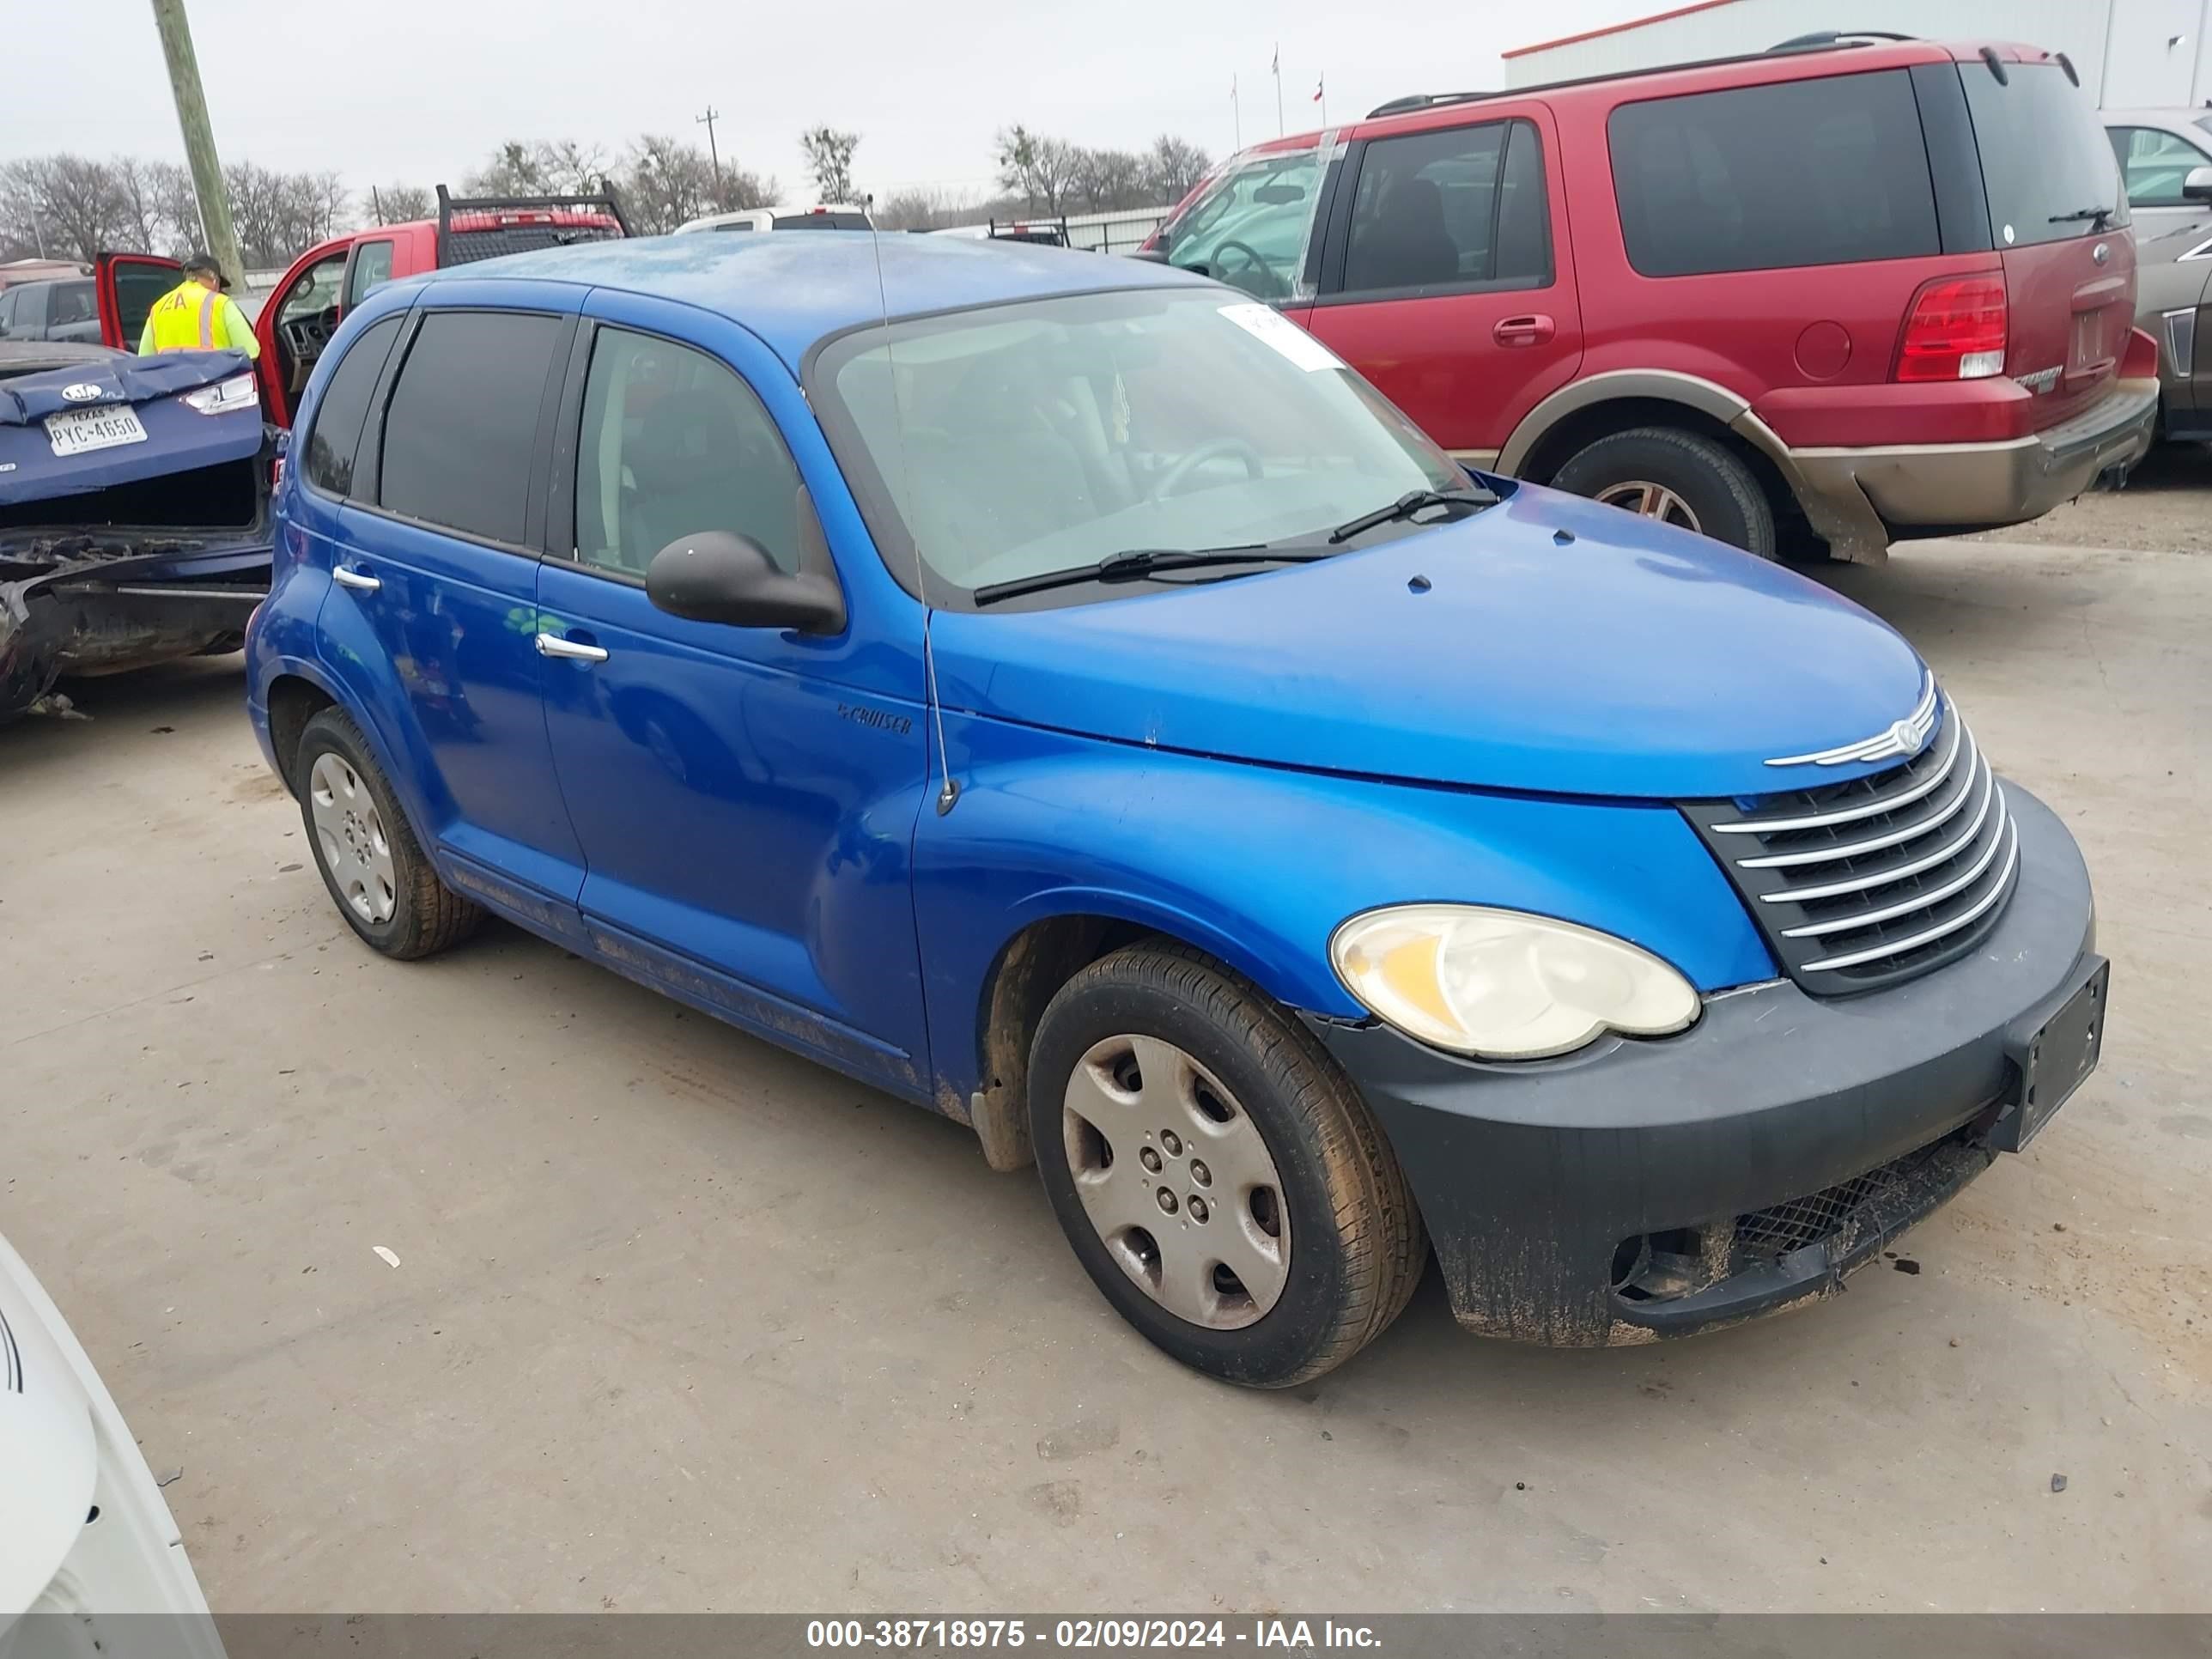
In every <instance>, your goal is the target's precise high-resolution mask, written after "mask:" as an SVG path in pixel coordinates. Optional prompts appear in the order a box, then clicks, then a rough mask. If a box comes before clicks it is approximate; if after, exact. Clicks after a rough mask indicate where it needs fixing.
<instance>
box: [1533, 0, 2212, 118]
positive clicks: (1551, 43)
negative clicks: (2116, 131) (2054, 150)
mask: <svg viewBox="0 0 2212 1659" xmlns="http://www.w3.org/2000/svg"><path fill="white" fill-rule="evenodd" d="M1835 28H1852V29H1893V30H1895V31H1896V32H1897V33H1900V34H1917V35H1919V36H1920V37H1922V38H1923V40H2018V41H2022V42H2025V43H2026V44H2027V45H2029V46H2041V47H2043V48H2044V49H2045V50H2046V51H2049V52H2064V53H2065V54H2066V55H2067V57H2068V58H2070V59H2072V60H2073V64H2074V66H2075V70H2077V71H2078V72H2079V73H2080V75H2081V84H2082V85H2083V86H2084V87H2085V88H2087V89H2088V90H2089V92H2091V93H2092V94H2094V95H2095V97H2096V100H2097V102H2098V104H2099V105H2100V106H2102V107H2105V108H2107V109H2115V108H2125V107H2137V108H2140V107H2147V106H2160V105H2176V104H2200V103H2203V102H2205V101H2207V100H2212V0H1695V3H1692V4H1686V5H1678V6H1676V7H1674V9H1671V10H1668V11H1662V12H1660V13H1659V14H1657V15H1656V16H1651V17H1646V18H1643V19H1640V20H1638V21H1632V22H1627V23H1620V24H1616V25H1614V26H1613V27H1609V28H1601V29H1591V30H1589V31H1588V32H1587V33H1582V34H1572V35H1569V36H1567V37H1565V39H1563V40H1545V41H1541V42H1539V43H1537V44H1535V45H1534V46H1516V47H1514V48H1513V49H1512V50H1510V51H1509V52H1504V53H1503V54H1502V56H1503V57H1504V60H1505V83H1506V85H1507V86H1509V87H1527V86H1536V85H1541V84H1543V83H1545V82H1553V81H1573V80H1577V79H1580V78H1581V77H1582V76H1589V75H1610V74H1613V73H1614V72H1616V71H1619V70H1634V69H1648V68H1650V67H1651V66H1652V65H1654V64H1681V63H1693V62H1695V61H1697V60H1699V59H1700V58H1732V57H1735V56H1736V55H1738V54H1740V53H1743V52H1764V51H1765V50H1766V49H1767V48H1768V47H1769V46H1775V45H1778V43H1780V42H1781V41H1784V40H1790V39H1791V38H1793V37H1794V36H1796V35H1801V34H1810V33H1814V32H1816V31H1819V30H1823V29H1835Z"/></svg>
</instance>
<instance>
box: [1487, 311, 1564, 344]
mask: <svg viewBox="0 0 2212 1659" xmlns="http://www.w3.org/2000/svg"><path fill="white" fill-rule="evenodd" d="M1557 331H1558V326H1557V325H1555V324H1554V323H1553V321H1552V319H1550V318H1549V317H1547V316H1545V315H1543V314H1542V313H1541V312H1538V313H1530V314H1528V315H1527V316H1522V317H1507V318H1504V319H1502V320H1500V322H1499V323H1498V326H1497V327H1495V328H1493V329H1492V330H1491V331H1490V337H1491V338H1492V339H1493V340H1495V341H1497V342H1498V344H1500V345H1502V346H1526V345H1541V344H1543V343H1544V342H1545V341H1547V340H1548V339H1550V338H1551V337H1552V336H1553V334H1554V333H1556V332H1557Z"/></svg>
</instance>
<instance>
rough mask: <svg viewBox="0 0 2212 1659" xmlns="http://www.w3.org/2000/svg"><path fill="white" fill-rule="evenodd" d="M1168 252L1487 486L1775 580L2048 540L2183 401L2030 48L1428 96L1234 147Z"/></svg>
mask: <svg viewBox="0 0 2212 1659" xmlns="http://www.w3.org/2000/svg"><path fill="white" fill-rule="evenodd" d="M1149 252H1150V256H1151V257H1152V258H1166V259H1167V260H1168V261H1169V262H1170V263H1171V264H1177V265H1184V266H1188V267H1191V268H1194V269H1198V270H1205V271H1207V272H1208V273H1210V274H1211V275H1212V276H1216V277H1218V278H1219V279H1220V280H1222V281H1224V282H1226V283H1232V284H1234V285H1236V286H1237V287H1239V288H1242V289H1245V290H1247V291H1248V292H1249V293H1251V294H1252V295H1255V297H1258V298H1261V299H1264V300H1267V301H1270V302H1271V303H1273V304H1274V305H1276V306H1278V307H1280V308H1281V309H1282V310H1283V311H1284V312H1285V313H1287V314H1288V315H1290V316H1291V317H1293V318H1295V319H1297V321H1298V322H1300V323H1302V324H1304V325H1305V326H1306V328H1307V329H1309V330H1310V331H1311V332H1313V333H1314V334H1316V335H1317V336H1318V337H1320V338H1321V339H1322V340H1323V341H1324V342H1326V343H1328V344H1329V345H1330V346H1332V347H1334V349H1336V351H1337V352H1338V353H1339V354H1340V355H1341V356H1343V357H1345V358H1346V359H1347V360H1349V361H1350V362H1351V363H1352V365H1353V367H1355V368H1358V370H1359V371H1360V372H1361V373H1362V374H1364V375H1365V376H1366V377H1367V378H1368V379H1369V380H1372V381H1373V382H1374V383H1375V384H1376V386H1379V387H1380V388H1381V389H1382V390H1383V392H1385V393H1386V394H1387V395H1389V397H1390V398H1392V399H1393V400H1394V401H1395V402H1396V403H1397V404H1398V405H1399V406H1400V407H1401V408H1402V409H1403V410H1406V412H1407V414H1409V415H1411V416H1413V418H1414V419H1415V420H1417V421H1419V422H1420V423H1421V424H1422V425H1423V426H1424V427H1425V428H1427V430H1428V432H1429V434H1430V435H1431V436H1432V437H1434V438H1436V439H1437V441H1439V442H1440V443H1442V444H1443V446H1444V447H1446V448H1448V449H1449V450H1451V451H1452V452H1453V453H1455V455H1457V456H1459V457H1460V458H1461V459H1462V460H1464V461H1466V462H1467V463H1468V464H1469V465H1475V466H1480V467H1484V468H1487V469H1489V470H1492V471H1500V472H1506V473H1511V474H1514V475H1516V476H1518V477H1524V478H1528V479H1532V480H1535V481H1537V482H1541V483H1553V484H1556V485H1558V486H1559V487H1560V488H1562V489H1571V490H1574V491H1577V493H1579V494H1582V495H1590V496H1594V497H1595V498H1597V499H1598V500H1600V501H1608V502H1611V503H1613V504H1614V505H1617V506H1620V507H1626V508H1629V509H1630V510H1632V511H1636V512H1641V513H1648V514H1650V515H1652V516H1655V517H1660V518H1664V519H1668V520H1671V521H1673V522H1674V523H1677V524H1680V525H1683V526H1687V527H1689V528H1691V529H1693V530H1698V531H1701V532H1704V533H1705V534H1706V535H1708V536H1714V537H1717V538H1720V539H1722V540H1723V541H1728V542H1733V543H1734V544H1736V545H1737V546H1739V547H1742V548H1746V549H1748V550H1751V551H1752V552H1754V553H1758V554H1760V555H1762V556H1768V557H1772V556H1776V555H1777V553H1778V552H1783V553H1789V554H1793V555H1794V554H1796V553H1797V552H1799V551H1801V550H1802V551H1806V552H1810V553H1817V552H1818V551H1819V550H1820V548H1821V547H1822V546H1823V545H1825V547H1826V550H1827V551H1828V552H1829V553H1830V554H1831V555H1832V556H1836V557H1839V558H1845V559H1855V560H1875V559H1879V558H1880V557H1881V556H1882V554H1883V551H1884V550H1885V549H1887V546H1888V544H1890V542H1892V541H1893V540H1896V539H1899V538H1907V537H1912V536H1924V535H1943V534H1952V533H1955V532H1960V531H1963V530H1966V529H1974V528H1988V527H1991V526H1999V525H2007V524H2017V523H2019V522H2021V521H2022V520H2027V519H2033V518H2035V517H2037V516H2039V514H2041V513H2046V512H2048V511H2049V510H2050V509H2051V507H2055V506H2056V505H2057V504H2058V503H2059V502H2060V501H2065V500H2067V499H2068V498H2069V497H2071V496H2073V495H2077V494H2079V493H2080V492H2081V490H2082V489H2084V488H2086V487H2087V485H2088V484H2089V483H2090V482H2091V481H2092V480H2093V479H2094V478H2095V477H2097V476H2098V474H2099V473H2100V472H2101V471H2104V470H2105V469H2106V468H2108V467H2112V466H2116V465H2127V464H2129V463H2130V462H2132V461H2133V460H2134V459H2136V457H2138V456H2139V455H2141V454H2142V453H2143V451H2144V450H2145V449H2146V448H2147V447H2148V444H2149V440H2150V430H2151V422H2152V420H2153V417H2154V412H2155V410H2156V407H2157V394H2158V380H2157V353H2156V347H2155V345H2154V343H2153V342H2152V340H2151V338H2150V337H2149V336H2148V335H2146V334H2143V333H2142V332H2140V331H2136V330H2135V328H2134V327H2133V323H2134V312H2135V289H2136V276H2135V243H2134V239H2133V237H2132V235H2131V234H2130V231H2129V229H2128V209H2127V199H2126V197H2125V194H2124V191H2122V190H2121V187H2120V181H2119V178H2118V171H2117V169H2116V167H2115V166H2114V163H2113V161H2112V149H2111V146H2110V145H2109V144H2108V143H2106V140H2105V137H2104V134H2103V131H2102V130H2101V128H2100V126H2099V125H2098V122H2097V117H2096V112H2095V109H2094V106H2093V102H2092V100H2090V98H2089V97H2088V95H2087V94H2086V93H2084V92H2082V91H2081V89H2080V88H2079V85H2078V80H2077V77H2076V76H2075V70H2074V67H2073V65H2072V64H2069V63H2068V62H2067V60H2066V58H2064V56H2063V54H2062V55H2053V54H2051V53H2047V52H2040V51H2038V50H2036V49H2034V48H2033V47H2027V46H1980V45H1975V46H1939V45H1935V44H1931V43H1929V42H1924V41H1918V40H1903V39H1898V38H1894V37H1884V38H1880V39H1875V38H1872V37H1865V36H1834V35H1828V36H1821V37H1817V38H1808V40H1801V41H1795V42H1791V43H1789V44H1788V45H1787V46H1783V47H1778V48H1776V49H1775V50H1774V51H1773V52H1767V53H1764V54H1761V55H1759V56H1756V57H1750V58H1729V59H1726V60H1723V61H1718V62H1712V63H1705V64H1684V65H1680V66H1678V67H1673V68H1667V69H1660V70H1650V71H1648V72H1644V73H1639V74H1633V75H1620V76H1607V77H1604V78H1601V79H1596V80H1590V81H1582V82H1570V83H1566V84H1563V85H1559V86H1553V87H1534V88H1527V89H1525V90H1521V91H1516V92H1510V93H1497V94H1481V93H1468V94H1450V95H1445V96H1433V97H1419V98H1413V99H1405V100H1399V101H1398V102H1396V103H1393V104H1387V105H1384V106H1383V108H1382V109H1380V110H1378V111H1376V112H1375V114H1374V115H1373V116H1370V118H1368V119H1366V120H1364V121H1360V122H1357V123H1355V124H1353V125H1350V126H1344V127H1337V128H1333V129H1330V130H1328V131H1323V132H1320V133H1307V134H1303V135H1301V136H1299V137H1293V138H1285V139H1280V140H1277V141H1275V142H1273V143H1266V144H1262V145H1260V146H1258V147H1257V148H1255V149H1250V150H1247V151H1245V152H1244V153H1243V154H1242V155H1237V156H1235V157H1233V158H1232V159H1231V161H1228V162H1226V163H1225V164H1224V165H1223V166H1222V167H1221V168H1220V169H1219V170H1218V172H1217V173H1215V174H1214V175H1213V176H1212V178H1210V179H1207V180H1206V182H1205V183H1204V184H1202V185H1200V187H1199V188H1198V189H1197V190H1196V191H1194V192H1193V193H1192V195H1191V196H1190V197H1189V198H1188V200H1187V201H1186V202H1185V203H1184V204H1183V205H1182V208H1180V209H1179V210H1177V212H1176V215H1175V216H1173V217H1172V218H1171V219H1170V221H1169V222H1167V223H1166V224H1165V225H1164V227H1163V228H1161V230H1160V231H1159V232H1158V234H1157V235H1156V236H1155V238H1154V239H1153V242H1152V246H1151V248H1150V250H1149Z"/></svg>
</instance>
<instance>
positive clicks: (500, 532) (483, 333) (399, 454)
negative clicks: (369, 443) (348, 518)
mask: <svg viewBox="0 0 2212 1659" xmlns="http://www.w3.org/2000/svg"><path fill="white" fill-rule="evenodd" d="M560 332H561V323H560V319H557V318H554V317H545V316H540V315H538V314H537V313H529V312H508V311H434V312H431V313H429V314H428V315H427V316H425V317H424V318H423V319H422V328H421V329H420V330H419V331H417V332H416V336H415V340H414V343H413V344H412V345H410V347H409V348H408V351H407V362H406V366H405V367H404V368H402V369H401V370H400V371H399V380H398V384H397V385H396V386H393V387H392V397H391V399H390V401H389V402H388V403H387V404H386V406H385V413H384V465H383V476H382V477H381V479H380V483H379V486H378V490H377V498H378V501H379V502H380V505H381V506H382V507H384V509H385V510H386V512H390V513H399V514H401V515H403V516H404V517H406V518H410V519H419V520H422V521H423V522H424V523H425V524H432V525H439V526H443V527H444V528H446V529H448V530H455V531H459V532H460V533H461V534H463V535H465V536H474V537H477V538H481V539H483V540H484V541H491V542H504V543H507V544H510V545H517V546H519V545H520V544H521V541H522V536H523V522H524V510H525V507H526V498H527V496H528V495H529V490H530V462H531V457H532V453H533V451H534V449H535V447H536V444H537V436H538V404H540V403H541V402H542V401H543V399H544V392H545V380H546V375H547V373H548V371H549V370H550V368H552V363H553V350H554V343H555V342H556V339H557V338H558V337H559V336H560Z"/></svg>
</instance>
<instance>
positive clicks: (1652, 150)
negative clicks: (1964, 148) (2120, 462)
mask: <svg viewBox="0 0 2212 1659" xmlns="http://www.w3.org/2000/svg"><path fill="white" fill-rule="evenodd" d="M2053 73H2056V71H2055V70H2054V71H2053ZM1606 125H1607V137H1608V139H1609V141H1610V144H1611V148H1612V151H1613V192H1614V195H1615V197H1616V198H1617V199H1618V200H1619V202H1620V228H1621V235H1622V238H1623V240H1625V241H1626V244H1627V246H1628V260H1629V263H1630V264H1632V265H1633V266H1634V267H1635V268H1636V270H1638V272H1639V273H1641V274H1642V275H1644V276H1704V275H1707V274H1709V273H1711V272H1714V271H1723V270H1778V269H1781V268H1784V267H1785V266H1791V265H1830V264H1856V263H1858V262H1861V261H1864V260H1869V259H1907V258H1917V257H1920V256H1923V255H1925V254H1931V253H1936V252H1941V251H1942V240H1941V238H1940V236H1939V234H1938V233H1937V229H1936V191H1935V186H1934V185H1933V184H1932V182H1931V181H1930V179H1929V171H1928V152H1927V149H1926V146H1925V145H1924V144H1923V142H1922V139H1921V136H1920V113H1919V109H1918V106H1917V104H1916V103H1915V102H1914V100H1913V96H1912V83H1911V78H1910V76H1908V75H1907V74H1906V72H1905V70H1872V71H1869V72H1868V73H1865V74H1861V75H1832V76H1821V77H1820V78H1819V79H1816V80H1810V81H1789V82H1779V83H1778V84H1775V85H1771V86H1763V87H1738V88H1732V89H1730V90H1729V91H1725V92H1704V93H1694V94H1689V95H1686V96H1684V97H1680V98H1655V99H1650V100H1645V101H1644V102H1641V103H1634V104H1623V105H1622V106H1620V108H1618V109H1616V110H1615V111H1613V115H1612V117H1611V118H1610V119H1609V120H1608V121H1607V124H1606ZM1988 149H1989V142H1988V140H1987V138H1986V137H1985V138H1984V140H1983V154H1984V155H1985V156H1986V155H1987V154H1988ZM2029 154H2030V155H2039V150H2035V149H2031V150H2030V152H2029Z"/></svg>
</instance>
